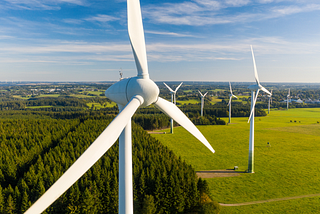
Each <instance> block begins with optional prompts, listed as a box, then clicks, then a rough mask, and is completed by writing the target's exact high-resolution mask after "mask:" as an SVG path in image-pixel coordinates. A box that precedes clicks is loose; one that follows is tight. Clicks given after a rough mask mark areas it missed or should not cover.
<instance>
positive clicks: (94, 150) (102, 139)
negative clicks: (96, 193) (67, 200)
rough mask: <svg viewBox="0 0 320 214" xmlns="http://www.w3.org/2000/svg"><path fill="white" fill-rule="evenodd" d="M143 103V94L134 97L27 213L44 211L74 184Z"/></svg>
mask: <svg viewBox="0 0 320 214" xmlns="http://www.w3.org/2000/svg"><path fill="white" fill-rule="evenodd" d="M142 103H143V98H142V97H141V96H135V97H133V98H132V99H131V100H130V101H129V103H128V104H127V105H126V106H125V107H124V109H123V110H122V111H121V112H120V113H119V114H118V115H117V117H116V118H115V119H114V120H113V121H112V122H111V123H110V124H109V126H108V127H107V128H106V129H105V130H104V131H103V132H102V133H101V134H100V136H99V137H98V138H97V139H96V140H95V141H94V142H93V143H92V144H91V145H90V146H89V148H88V149H87V150H86V151H85V152H84V153H83V154H82V155H81V156H80V157H79V158H78V160H76V162H74V163H73V165H72V166H71V167H70V168H69V169H68V170H67V171H66V172H65V173H64V174H63V175H62V176H61V177H60V178H59V179H58V180H57V181H56V182H55V183H54V184H53V185H52V186H51V187H50V188H49V189H48V190H47V191H46V192H45V193H44V194H43V195H42V196H41V197H40V198H39V199H38V200H37V201H36V202H35V203H34V204H33V205H32V206H31V207H30V208H29V209H28V210H27V211H26V212H25V214H35V213H42V212H43V211H44V210H45V209H46V208H47V207H48V206H50V205H51V204H52V203H53V202H54V201H55V200H56V199H58V198H59V197H60V196H61V195H62V194H63V193H64V192H65V191H66V190H67V189H69V187H70V186H72V185H73V184H74V183H75V182H76V181H77V180H78V179H79V178H80V177H81V176H82V175H83V174H84V173H85V172H86V171H87V170H88V169H90V168H91V166H92V165H93V164H94V163H96V162H97V161H98V160H99V159H100V157H101V156H102V155H103V154H104V153H105V152H106V151H108V149H109V148H110V147H111V146H112V145H113V144H114V143H115V141H116V140H117V139H118V137H119V135H120V134H121V132H122V130H123V128H124V127H125V126H126V125H127V124H128V122H129V121H130V119H131V117H132V115H133V114H134V113H135V111H136V110H137V109H138V108H139V106H140V105H141V104H142Z"/></svg>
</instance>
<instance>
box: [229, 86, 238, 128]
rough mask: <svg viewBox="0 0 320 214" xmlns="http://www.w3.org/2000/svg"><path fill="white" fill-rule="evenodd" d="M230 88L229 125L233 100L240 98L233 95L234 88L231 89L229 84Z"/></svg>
mask: <svg viewBox="0 0 320 214" xmlns="http://www.w3.org/2000/svg"><path fill="white" fill-rule="evenodd" d="M229 87H230V94H229V97H230V98H229V102H228V106H229V123H231V100H232V97H235V98H237V99H238V97H236V96H235V95H234V94H233V93H232V88H231V83H230V82H229Z"/></svg>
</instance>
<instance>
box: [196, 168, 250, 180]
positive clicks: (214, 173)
mask: <svg viewBox="0 0 320 214" xmlns="http://www.w3.org/2000/svg"><path fill="white" fill-rule="evenodd" d="M242 173H245V172H243V171H235V170H232V169H223V170H209V171H197V172H196V174H197V176H198V177H199V178H221V177H234V176H239V175H240V174H242Z"/></svg>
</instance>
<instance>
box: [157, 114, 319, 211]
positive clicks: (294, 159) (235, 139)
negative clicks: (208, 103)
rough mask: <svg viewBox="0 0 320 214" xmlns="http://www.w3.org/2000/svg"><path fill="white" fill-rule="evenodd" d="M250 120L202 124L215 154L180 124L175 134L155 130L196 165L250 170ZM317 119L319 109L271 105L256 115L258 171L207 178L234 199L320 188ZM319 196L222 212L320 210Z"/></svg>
mask: <svg viewBox="0 0 320 214" xmlns="http://www.w3.org/2000/svg"><path fill="white" fill-rule="evenodd" d="M225 119H226V120H227V118H225ZM247 120H248V118H232V123H231V124H229V125H226V126H199V129H200V131H201V132H202V133H203V134H204V136H205V137H206V138H207V139H208V141H209V142H210V143H211V145H212V147H213V148H214V149H215V150H216V153H215V154H211V153H210V152H209V150H208V149H206V147H205V146H203V145H202V144H201V143H200V142H198V141H197V140H196V139H195V138H194V137H192V136H191V135H190V134H189V133H187V131H185V130H184V129H183V128H181V127H177V128H175V131H174V134H173V135H171V134H154V135H153V136H154V137H156V138H157V139H159V140H160V141H161V142H162V143H163V144H164V145H166V146H168V147H169V148H170V149H172V150H173V151H174V152H175V153H176V154H177V155H178V156H181V157H182V158H183V159H184V160H185V161H186V162H188V163H190V164H191V165H193V167H194V168H195V169H196V170H197V171H198V170H217V169H233V167H234V166H238V167H239V171H245V170H246V169H247V164H248V147H249V124H248V123H247ZM290 121H292V122H290ZM295 121H296V122H295ZM318 121H319V122H320V109H290V110H289V111H271V113H270V115H268V116H266V117H256V118H255V173H254V174H248V173H241V174H240V176H237V177H226V178H209V179H206V180H207V181H208V183H209V185H210V189H211V191H212V197H213V198H214V199H215V200H217V201H218V202H220V203H227V204H232V203H241V202H250V201H259V200H267V199H275V198H283V197H292V196H301V195H308V194H316V193H320V170H319V168H320V167H319V166H320V156H319V151H320V124H318V123H317V122H318ZM165 131H166V132H168V131H169V130H165ZM267 142H270V145H271V147H268V146H267ZM319 202H320V198H319V197H313V198H303V199H294V200H290V201H278V202H269V203H262V204H255V205H246V206H240V207H222V211H221V213H293V212H295V213H317V212H318V210H319V208H320V203H319Z"/></svg>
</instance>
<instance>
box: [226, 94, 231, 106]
mask: <svg viewBox="0 0 320 214" xmlns="http://www.w3.org/2000/svg"><path fill="white" fill-rule="evenodd" d="M231 99H232V96H230V99H229V102H228V105H227V106H229V105H230V103H231Z"/></svg>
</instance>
